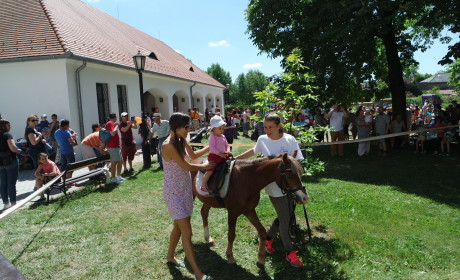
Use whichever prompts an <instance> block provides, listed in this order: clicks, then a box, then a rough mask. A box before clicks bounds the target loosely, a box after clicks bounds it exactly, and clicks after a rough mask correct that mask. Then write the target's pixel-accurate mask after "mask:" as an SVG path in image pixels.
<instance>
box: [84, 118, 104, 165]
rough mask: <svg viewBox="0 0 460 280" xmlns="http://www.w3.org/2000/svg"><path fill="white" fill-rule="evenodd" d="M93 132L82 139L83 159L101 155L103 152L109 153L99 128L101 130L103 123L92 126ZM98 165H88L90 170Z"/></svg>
mask: <svg viewBox="0 0 460 280" xmlns="http://www.w3.org/2000/svg"><path fill="white" fill-rule="evenodd" d="M91 128H92V129H93V132H92V133H91V134H89V135H88V136H86V137H85V138H84V139H83V140H82V141H81V147H80V148H81V152H82V156H83V159H89V158H94V157H98V156H101V155H102V154H107V152H106V151H105V150H104V149H105V145H104V143H102V141H101V138H99V130H101V125H100V124H98V123H95V124H93V125H92V126H91ZM96 167H97V166H95V165H91V166H89V167H88V169H89V170H93V169H95V168H96Z"/></svg>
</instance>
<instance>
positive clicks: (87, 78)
mask: <svg viewBox="0 0 460 280" xmlns="http://www.w3.org/2000/svg"><path fill="white" fill-rule="evenodd" d="M82 64H83V62H82V61H80V60H75V59H64V58H61V59H53V60H39V61H25V62H11V63H0V112H1V113H2V116H3V118H4V119H8V120H9V121H10V122H11V125H12V127H11V132H12V133H13V135H14V137H15V139H18V138H21V137H23V136H24V130H25V126H26V119H27V116H28V115H30V114H37V115H38V116H40V115H41V114H43V113H45V114H47V115H48V119H49V121H51V114H53V113H55V114H57V115H58V118H59V119H63V118H66V119H69V120H70V123H71V127H72V128H73V129H74V130H76V131H77V132H78V133H79V136H80V137H79V138H80V140H81V139H82V138H83V137H84V136H86V135H88V134H89V133H90V132H91V124H93V123H95V122H98V120H99V116H98V114H99V113H98V109H97V94H96V83H106V84H108V88H109V104H110V105H109V106H110V111H111V112H113V113H117V114H118V113H119V112H118V111H119V110H118V97H117V85H125V86H126V91H127V96H128V110H129V113H130V115H132V116H140V115H141V105H140V94H139V78H138V74H137V72H136V71H134V69H132V70H131V69H123V68H117V67H113V66H108V65H102V64H97V63H93V62H88V63H87V65H86V67H85V68H84V69H83V70H82V71H81V72H80V84H81V95H82V96H81V97H82V111H83V112H82V115H83V124H84V131H81V129H80V127H79V116H78V106H77V94H76V92H77V83H76V73H75V71H76V69H77V68H78V67H80V66H81V65H82ZM143 81H144V92H145V91H147V90H148V91H149V92H150V93H151V94H153V95H154V96H155V101H156V106H157V107H160V112H161V113H162V115H163V118H165V119H167V118H169V116H170V115H171V114H172V113H173V100H172V96H173V95H174V94H175V93H176V94H178V97H179V104H181V103H182V102H181V98H186V102H185V103H186V104H181V106H180V108H179V110H180V111H183V112H187V109H188V107H191V106H190V104H191V102H190V87H191V86H192V85H193V84H194V83H193V82H189V81H184V80H180V79H175V78H172V77H165V76H160V75H155V74H151V73H144V74H143ZM192 91H193V93H192V94H193V96H194V98H195V106H197V107H199V108H200V111H202V112H204V109H205V108H206V107H205V106H204V103H203V102H205V100H204V99H205V97H204V93H206V94H207V95H208V96H209V97H210V98H211V99H212V100H213V99H214V97H215V96H217V95H222V92H223V89H222V88H218V87H213V86H207V85H201V84H196V85H195V86H194V87H193V88H192ZM158 97H162V98H163V102H162V103H160V102H159V98H158ZM196 98H200V103H201V104H200V103H196ZM213 102H214V101H213ZM219 107H220V106H219ZM209 109H210V108H209ZM82 134H83V135H82ZM135 136H136V137H138V136H137V133H136V132H135Z"/></svg>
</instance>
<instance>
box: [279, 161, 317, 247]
mask: <svg viewBox="0 0 460 280" xmlns="http://www.w3.org/2000/svg"><path fill="white" fill-rule="evenodd" d="M280 169H281V171H280V176H281V183H282V186H279V187H280V189H281V192H282V193H283V194H286V195H287V196H288V197H289V198H290V199H292V200H293V201H295V199H296V197H295V193H296V192H297V191H303V190H306V188H305V186H303V185H302V186H300V187H298V188H295V189H290V188H289V183H288V180H287V178H286V171H290V172H292V168H286V167H285V166H284V162H283V161H281V166H280ZM283 187H284V188H283ZM288 203H289V202H288ZM302 206H303V214H304V217H305V223H306V224H307V230H308V241H311V228H310V223H309V221H308V215H307V209H306V208H305V204H303V205H302ZM288 209H289V208H288ZM292 220H294V221H292ZM289 224H291V225H292V224H297V223H296V221H295V204H294V206H293V207H292V214H291V222H290V223H289Z"/></svg>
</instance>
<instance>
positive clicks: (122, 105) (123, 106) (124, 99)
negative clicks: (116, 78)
mask: <svg viewBox="0 0 460 280" xmlns="http://www.w3.org/2000/svg"><path fill="white" fill-rule="evenodd" d="M117 93H118V111H119V112H118V113H119V115H121V113H123V112H129V111H128V96H127V95H126V86H124V85H117Z"/></svg>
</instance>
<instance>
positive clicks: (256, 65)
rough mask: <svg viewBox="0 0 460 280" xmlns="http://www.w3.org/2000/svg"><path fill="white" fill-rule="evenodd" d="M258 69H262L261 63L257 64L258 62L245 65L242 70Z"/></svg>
mask: <svg viewBox="0 0 460 280" xmlns="http://www.w3.org/2000/svg"><path fill="white" fill-rule="evenodd" d="M260 67H262V63H259V62H257V63H253V64H245V65H243V68H244V69H251V68H260Z"/></svg>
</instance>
